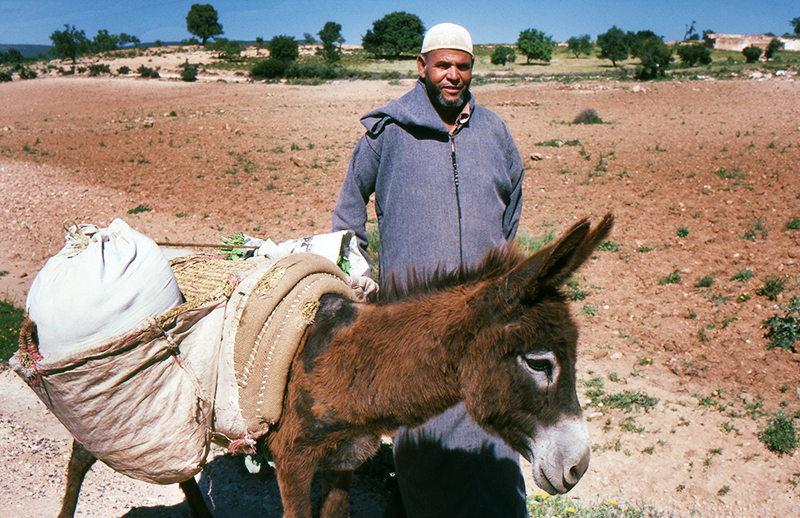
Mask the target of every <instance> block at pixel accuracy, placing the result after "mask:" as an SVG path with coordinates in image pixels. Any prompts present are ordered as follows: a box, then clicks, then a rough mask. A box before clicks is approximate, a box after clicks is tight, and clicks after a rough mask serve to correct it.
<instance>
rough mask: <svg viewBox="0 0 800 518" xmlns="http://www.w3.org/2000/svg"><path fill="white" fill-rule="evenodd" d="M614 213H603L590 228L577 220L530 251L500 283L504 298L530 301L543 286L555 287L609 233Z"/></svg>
mask: <svg viewBox="0 0 800 518" xmlns="http://www.w3.org/2000/svg"><path fill="white" fill-rule="evenodd" d="M613 225H614V216H612V215H611V214H607V215H606V216H605V217H604V218H603V220H602V221H601V222H600V224H599V225H598V226H597V227H596V228H595V229H594V230H592V229H591V225H590V224H589V221H588V220H587V219H584V220H581V221H579V222H578V223H576V224H575V225H573V227H572V228H570V229H569V230H568V231H567V232H566V233H564V235H563V236H561V238H560V239H559V240H558V241H557V242H555V243H554V244H552V245H550V246H548V247H547V248H543V249H542V250H540V251H539V252H537V253H535V254H533V255H532V256H530V257H529V258H527V259H526V260H525V261H523V262H522V263H521V264H520V265H519V266H517V267H516V268H514V270H512V271H511V273H509V274H508V276H507V277H506V280H505V281H504V282H503V287H502V292H503V297H504V299H505V300H507V301H510V300H513V299H519V300H522V301H533V300H534V299H535V297H536V294H537V293H538V292H539V291H541V289H542V288H544V287H558V286H560V285H561V284H562V283H564V281H566V280H567V279H568V278H569V276H570V275H572V274H573V273H574V272H575V270H577V269H578V268H579V267H580V266H581V265H582V264H583V263H584V262H585V261H586V260H587V259H588V258H589V257H590V256H591V255H592V252H594V250H595V249H596V248H597V247H598V245H600V243H601V242H602V241H603V239H605V238H606V237H607V236H608V234H609V233H610V232H611V227H612V226H613Z"/></svg>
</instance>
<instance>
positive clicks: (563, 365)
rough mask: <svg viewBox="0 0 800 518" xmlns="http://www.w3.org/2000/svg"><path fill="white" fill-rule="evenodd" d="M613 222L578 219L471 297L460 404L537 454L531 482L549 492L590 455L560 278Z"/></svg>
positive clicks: (574, 475)
mask: <svg viewBox="0 0 800 518" xmlns="http://www.w3.org/2000/svg"><path fill="white" fill-rule="evenodd" d="M612 225H613V217H612V216H611V215H608V216H606V217H605V218H604V219H603V221H602V222H601V223H600V225H598V226H597V228H595V229H594V230H592V229H591V228H590V224H589V223H588V221H586V220H584V221H581V222H580V223H578V224H576V225H575V226H573V227H572V228H571V229H570V230H569V231H567V232H566V233H565V234H564V235H563V236H562V237H561V238H560V239H559V240H558V242H556V243H555V244H553V245H551V246H549V247H547V248H545V249H542V250H541V251H539V252H537V253H536V254H534V255H532V256H531V257H529V258H527V259H521V260H518V261H516V263H515V266H514V267H513V268H512V269H511V270H510V271H509V272H508V273H505V274H503V275H499V276H497V277H496V278H494V280H492V281H491V282H487V283H486V284H485V285H484V286H483V287H481V288H479V289H478V290H476V291H475V292H474V294H473V296H472V297H471V298H470V300H469V302H468V305H469V311H467V312H466V313H468V314H471V315H472V317H471V318H470V320H472V323H471V325H469V326H468V327H469V328H470V329H469V330H466V329H465V330H464V332H465V335H462V338H463V341H464V343H465V345H466V352H465V355H464V358H463V360H462V363H461V365H460V368H459V372H460V379H461V390H462V396H463V397H464V401H465V404H466V407H467V409H468V411H469V412H470V414H471V415H472V416H473V417H474V418H475V420H476V421H477V422H478V423H479V424H481V425H482V426H483V427H484V428H486V429H488V430H490V431H493V432H495V433H497V434H498V435H500V436H501V437H502V438H503V440H505V441H506V442H507V443H508V444H509V445H510V446H511V447H512V448H514V449H515V450H517V451H518V452H520V453H521V454H523V455H524V456H526V457H527V458H528V459H529V460H530V461H531V462H532V463H533V476H534V479H535V481H536V483H537V485H538V486H539V487H541V488H542V489H544V490H545V491H547V492H549V493H565V492H567V491H569V490H570V489H572V487H573V486H574V485H575V484H577V483H578V480H580V478H581V476H583V474H584V473H585V472H586V469H587V468H588V466H589V457H590V442H589V434H588V431H587V429H586V423H585V422H584V420H583V416H582V413H581V407H580V403H579V402H578V397H577V394H576V392H575V360H576V356H577V340H578V332H577V328H576V326H575V324H574V323H573V321H572V319H571V317H570V312H569V307H568V304H567V300H566V298H565V297H564V296H563V294H561V293H560V291H559V288H560V286H561V285H562V284H563V283H564V281H565V280H566V279H567V278H568V277H569V276H570V275H571V274H572V273H573V272H574V271H575V270H577V269H578V267H579V266H581V264H583V262H584V261H586V259H587V258H589V256H590V255H591V254H592V252H593V251H594V249H595V248H596V247H597V246H598V245H599V244H600V242H601V241H602V240H603V239H604V238H605V237H606V236H607V235H608V233H609V232H610V230H611V226H612ZM487 261H489V259H487Z"/></svg>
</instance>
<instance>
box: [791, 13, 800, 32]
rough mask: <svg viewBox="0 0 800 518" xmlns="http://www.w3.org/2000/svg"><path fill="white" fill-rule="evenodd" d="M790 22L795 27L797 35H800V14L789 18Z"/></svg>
mask: <svg viewBox="0 0 800 518" xmlns="http://www.w3.org/2000/svg"><path fill="white" fill-rule="evenodd" d="M789 23H790V24H791V25H792V28H793V29H794V34H795V36H800V16H798V17H797V18H792V19H791V20H789Z"/></svg>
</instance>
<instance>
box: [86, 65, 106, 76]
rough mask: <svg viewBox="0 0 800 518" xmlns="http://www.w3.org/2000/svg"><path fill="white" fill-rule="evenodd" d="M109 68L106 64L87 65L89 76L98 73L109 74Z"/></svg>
mask: <svg viewBox="0 0 800 518" xmlns="http://www.w3.org/2000/svg"><path fill="white" fill-rule="evenodd" d="M110 73H111V70H110V69H109V68H108V65H101V64H94V65H89V77H97V76H99V75H100V74H110Z"/></svg>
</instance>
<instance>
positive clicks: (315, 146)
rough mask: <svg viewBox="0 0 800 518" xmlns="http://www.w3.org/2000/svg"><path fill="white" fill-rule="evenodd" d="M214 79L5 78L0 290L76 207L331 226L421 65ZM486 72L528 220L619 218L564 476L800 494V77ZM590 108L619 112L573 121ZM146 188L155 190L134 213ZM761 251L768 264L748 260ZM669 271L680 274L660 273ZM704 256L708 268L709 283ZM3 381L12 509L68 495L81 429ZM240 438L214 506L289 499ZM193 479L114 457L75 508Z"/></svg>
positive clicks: (530, 229) (601, 273) (3, 436)
mask: <svg viewBox="0 0 800 518" xmlns="http://www.w3.org/2000/svg"><path fill="white" fill-rule="evenodd" d="M112 68H113V67H112ZM132 68H133V67H132ZM162 75H163V76H165V77H166V76H168V74H162ZM202 79H203V80H201V81H199V82H197V83H184V82H180V81H177V80H169V79H161V80H144V79H139V78H134V77H132V76H131V77H114V78H109V77H105V78H86V77H78V76H71V77H56V76H55V75H50V76H48V77H40V78H37V79H35V80H30V81H14V82H13V83H6V84H2V85H0V189H2V210H1V211H0V230H1V232H0V270H2V271H3V272H7V273H5V274H4V275H2V276H0V294H2V296H4V297H5V298H6V299H8V300H11V301H13V302H14V303H15V304H17V305H24V301H25V296H26V293H27V289H28V288H29V286H30V284H31V282H32V281H33V278H34V277H35V276H36V273H37V272H38V271H39V269H41V267H42V266H43V265H44V263H45V261H46V260H47V259H48V257H50V256H51V255H53V254H55V253H56V252H57V251H58V250H59V249H60V248H61V246H62V244H63V235H64V231H63V230H62V222H63V221H64V220H66V219H72V220H75V221H79V222H91V223H94V224H97V225H98V226H106V225H107V224H108V223H110V222H111V221H112V220H113V219H114V218H117V217H119V218H122V219H124V220H125V221H127V222H128V223H129V224H130V225H131V226H132V227H134V228H136V229H137V230H139V231H140V232H143V233H145V234H146V235H149V236H150V237H152V238H153V239H155V240H156V241H161V242H167V241H169V242H173V243H174V242H181V243H216V242H218V240H219V239H220V238H222V237H227V236H230V235H231V234H232V233H233V232H245V233H247V234H249V235H253V236H257V237H271V238H272V239H273V240H275V241H276V242H277V241H279V240H283V239H288V238H293V237H301V236H307V235H312V234H317V233H324V232H327V231H328V230H329V228H330V213H331V211H332V209H333V206H334V204H335V201H336V196H337V193H338V188H339V184H340V182H341V180H342V178H343V176H344V173H345V170H346V167H347V162H348V159H349V156H350V151H351V149H352V147H353V145H354V144H355V142H356V140H357V139H358V137H359V136H360V135H361V133H362V131H363V128H362V127H361V126H360V124H359V123H358V118H359V116H360V115H362V114H364V113H365V112H367V111H368V110H370V109H372V108H374V107H377V106H380V105H382V104H384V103H386V102H387V101H388V100H389V99H392V98H396V97H399V96H400V95H402V94H403V93H405V92H406V91H408V90H409V89H410V88H411V86H412V82H411V81H409V80H401V81H399V82H394V83H393V84H390V83H386V82H378V81H370V82H363V81H337V82H333V83H329V84H325V85H321V86H289V85H278V84H253V83H247V82H242V81H241V78H237V77H233V76H231V77H227V78H225V77H207V78H202ZM222 79H225V81H222ZM473 92H474V94H475V96H476V98H477V99H478V102H480V103H481V104H483V105H485V106H487V107H489V108H490V109H492V110H494V111H495V112H497V113H498V114H499V115H500V116H501V117H502V118H503V119H504V120H505V121H506V122H507V124H508V126H509V128H510V129H511V132H512V134H513V135H514V138H515V139H516V141H517V144H518V147H519V149H520V152H521V153H522V156H523V158H524V159H525V166H526V178H525V184H524V189H525V191H524V197H525V201H524V203H525V207H524V209H523V214H522V221H521V224H520V229H521V230H520V231H521V232H523V233H527V234H530V235H540V234H544V233H547V232H555V234H556V235H558V234H559V233H560V232H561V231H563V230H565V229H566V228H567V227H568V226H569V225H570V224H572V223H573V222H574V221H576V220H577V219H580V218H583V217H591V218H595V219H597V218H599V217H600V216H602V215H603V214H605V213H606V212H613V213H614V214H615V216H616V220H617V224H616V227H615V229H614V231H613V234H612V237H611V239H610V241H611V242H610V243H608V246H607V247H604V248H605V249H604V250H602V251H599V252H598V253H597V254H596V258H595V259H594V260H592V261H591V263H590V264H589V265H588V266H586V267H585V268H584V269H583V270H581V272H580V274H579V276H578V279H577V281H578V288H579V289H580V290H581V291H583V292H584V293H585V294H586V297H585V299H583V300H577V301H575V302H574V303H573V309H574V316H575V319H576V321H577V322H578V323H579V325H580V329H581V341H580V345H579V347H580V359H579V365H578V370H579V379H580V380H581V381H582V383H581V386H580V387H579V392H580V394H581V399H582V403H585V404H584V411H585V414H586V416H587V419H588V421H589V428H590V433H591V435H592V439H593V443H594V445H595V447H594V451H593V458H592V464H591V466H590V469H589V472H588V473H587V474H586V476H585V477H584V479H583V480H582V481H581V482H580V484H579V485H578V486H577V487H576V488H575V489H574V490H573V492H572V493H570V496H573V497H580V499H581V500H582V501H583V502H584V503H599V504H608V503H609V502H611V501H615V502H617V503H621V502H628V503H635V504H641V505H644V506H649V507H653V508H656V509H659V510H662V511H665V512H672V513H674V515H675V516H712V517H716V516H737V517H773V516H774V517H778V516H781V517H783V516H798V515H800V488H798V483H800V454H798V453H797V452H795V453H794V454H790V455H782V456H779V455H776V454H775V453H772V452H770V451H768V450H767V448H765V447H764V445H763V444H762V443H761V442H760V441H759V439H758V433H759V431H760V430H761V429H762V428H763V427H764V426H765V425H766V424H767V422H768V420H769V417H770V416H771V415H773V414H774V413H776V412H778V411H779V410H783V411H785V412H786V413H789V414H792V415H795V414H796V413H797V412H798V411H800V354H797V353H793V352H789V351H783V350H780V349H773V350H767V349H766V346H767V344H768V341H767V340H766V339H765V338H764V329H762V327H761V323H762V322H763V321H764V320H765V319H767V318H769V317H771V316H773V315H775V314H778V313H779V314H781V315H782V314H783V311H782V310H781V308H780V307H779V304H783V305H785V304H786V303H788V301H789V299H790V297H791V295H793V294H797V293H798V285H799V284H798V270H799V269H798V261H800V245H799V243H798V238H800V232H799V231H797V230H790V229H787V228H786V223H787V222H789V221H792V220H794V219H795V218H798V217H800V207H799V205H800V201H799V200H798V198H800V176H798V169H800V81H798V80H797V78H796V76H795V75H794V74H793V73H791V72H789V73H785V74H768V75H763V76H761V77H758V76H750V77H746V78H735V79H731V80H724V81H720V80H711V79H702V78H701V79H699V80H697V81H691V82H684V83H681V82H675V81H667V82H659V83H619V82H613V81H609V82H578V83H569V84H567V83H561V82H534V81H528V82H524V81H520V82H516V83H493V84H486V85H479V86H476V87H474V88H473ZM588 108H591V109H594V110H595V111H596V112H597V114H598V115H599V116H600V117H601V118H602V119H603V121H604V123H603V124H594V125H575V124H571V121H572V120H573V119H574V118H575V116H576V115H578V113H580V112H581V111H583V110H585V109H588ZM545 143H550V144H552V145H544V144H545ZM559 144H560V145H559ZM137 207H141V209H140V210H142V209H148V210H142V211H141V212H138V213H135V214H133V213H129V211H131V209H135V208H137ZM134 212H136V211H134ZM745 270H748V271H750V272H752V273H753V274H754V276H753V277H752V278H750V279H746V280H734V279H733V277H734V276H735V275H737V274H740V273H741V272H743V271H745ZM670 275H672V276H671V279H672V280H674V281H678V282H673V283H664V279H665V278H667V277H669V276H670ZM704 276H710V277H711V278H712V279H713V283H712V284H711V285H710V286H707V287H696V284H697V281H698V279H700V278H701V277H704ZM768 276H779V277H780V278H782V279H784V280H785V281H786V284H785V287H786V291H785V292H783V293H781V294H779V295H778V296H777V299H776V300H770V299H769V298H767V297H766V296H763V295H759V294H758V291H759V290H758V289H759V287H760V286H762V285H763V284H764V281H765V280H766V279H767V277H768ZM678 279H679V280H678ZM600 384H602V389H603V390H604V391H605V393H607V394H616V393H626V392H625V391H629V392H627V394H629V395H630V394H636V393H638V394H640V395H647V396H649V397H651V398H656V399H657V403H656V404H655V406H654V407H652V408H649V410H647V411H645V410H644V409H643V408H641V407H634V408H633V409H631V410H629V411H627V412H626V411H625V410H623V409H616V408H609V406H608V405H605V406H601V405H599V404H597V399H596V397H595V399H593V396H592V393H591V392H589V391H590V390H593V389H597V387H598V385H600ZM0 391H2V393H3V394H4V395H3V397H2V400H0V517H12V516H13V517H15V518H21V517H28V516H30V517H33V516H43V515H50V516H52V515H55V514H56V512H57V509H58V505H59V500H60V497H61V492H62V490H63V479H64V477H63V473H64V469H65V465H66V461H67V458H68V454H69V445H70V436H69V433H68V432H66V430H64V429H63V427H61V425H60V424H59V423H58V422H57V421H56V420H55V419H54V418H53V417H52V416H51V415H49V414H48V413H47V412H46V411H45V409H44V406H43V405H42V404H41V403H39V402H38V400H36V398H35V397H34V396H33V394H32V392H31V391H30V390H28V389H27V387H25V386H24V384H22V383H21V381H20V380H19V379H18V378H17V377H16V375H14V374H13V373H11V372H8V371H6V372H2V373H0ZM795 422H797V421H795ZM240 460H241V459H232V458H230V457H226V456H222V455H221V454H220V455H219V457H218V458H216V459H215V460H214V462H213V463H212V472H211V478H210V483H211V486H212V490H211V498H212V499H213V500H214V503H215V505H216V511H215V514H216V516H221V517H224V516H279V515H280V502H279V497H278V492H277V487H276V486H275V484H274V481H273V480H270V479H269V478H266V477H262V476H253V475H246V474H245V472H244V469H243V467H242V465H241V462H240ZM203 484H205V485H204V486H203ZM201 486H202V487H204V488H205V489H208V479H207V478H205V477H204V478H203V480H202V481H201ZM529 492H530V493H535V492H537V489H536V488H535V487H534V486H533V485H532V483H531V485H530V487H529ZM381 496H382V495H381V493H380V491H373V490H371V489H369V488H365V489H364V490H363V491H361V492H360V493H359V494H358V495H357V496H356V498H355V499H354V500H355V503H354V507H353V511H352V512H353V516H355V517H362V516H364V517H370V516H376V511H375V509H377V508H379V507H380V505H381V504H380V498H381ZM181 501H182V495H181V494H180V491H179V490H178V488H177V486H174V487H171V486H164V487H161V486H152V485H148V484H145V483H140V482H136V481H133V480H130V479H128V478H126V477H123V476H120V475H117V474H115V473H113V472H112V471H111V470H110V469H108V468H106V467H105V466H98V467H96V468H94V469H93V470H92V472H91V473H90V475H89V477H88V478H87V481H86V483H85V486H84V491H83V493H82V495H81V501H80V503H79V507H78V516H103V517H108V516H128V517H130V516H136V517H155V516H174V515H176V514H177V515H180V513H185V508H184V507H183V506H182V504H181V503H180V502H181ZM359 506H360V507H359ZM256 513H258V514H256Z"/></svg>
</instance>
